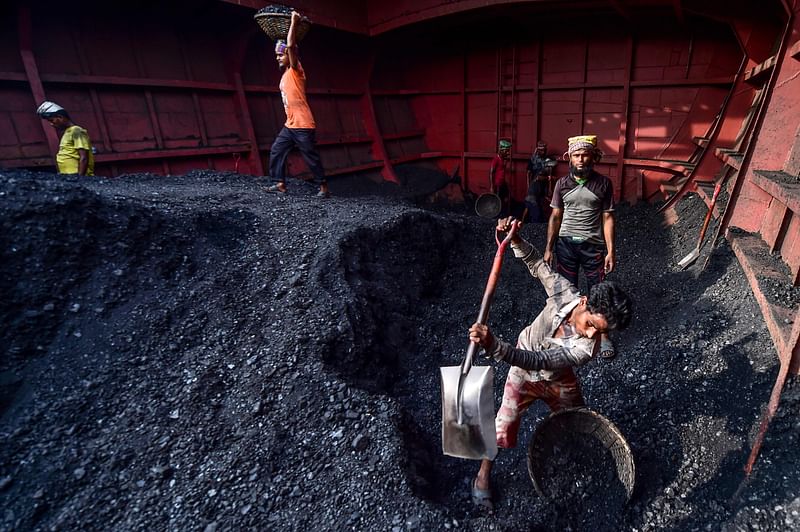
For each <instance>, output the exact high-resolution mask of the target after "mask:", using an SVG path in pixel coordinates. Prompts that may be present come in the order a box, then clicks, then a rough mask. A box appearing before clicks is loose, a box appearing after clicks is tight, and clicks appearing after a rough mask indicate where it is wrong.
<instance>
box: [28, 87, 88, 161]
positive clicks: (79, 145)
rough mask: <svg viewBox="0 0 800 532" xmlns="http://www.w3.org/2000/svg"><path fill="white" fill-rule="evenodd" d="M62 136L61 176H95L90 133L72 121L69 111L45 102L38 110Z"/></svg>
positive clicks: (59, 148) (60, 152) (59, 159)
mask: <svg viewBox="0 0 800 532" xmlns="http://www.w3.org/2000/svg"><path fill="white" fill-rule="evenodd" d="M36 114H38V115H39V117H40V118H41V119H43V120H47V121H48V122H50V125H51V126H53V127H54V128H55V129H56V131H58V133H59V134H60V135H61V142H60V143H59V146H58V153H57V154H56V168H58V173H59V174H78V175H94V150H92V141H91V140H89V133H87V131H86V130H85V129H83V128H82V127H81V126H79V125H77V124H75V123H74V122H73V121H72V119H70V117H69V114H68V113H67V111H66V110H65V109H64V108H63V107H61V106H60V105H58V104H56V103H53V102H43V103H42V105H40V106H39V108H38V109H37V110H36Z"/></svg>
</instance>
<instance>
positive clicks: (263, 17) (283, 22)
mask: <svg viewBox="0 0 800 532" xmlns="http://www.w3.org/2000/svg"><path fill="white" fill-rule="evenodd" d="M253 18H255V19H256V22H258V25H259V26H261V29H262V30H264V33H266V34H267V35H268V36H269V38H270V39H272V40H273V41H278V40H281V41H285V40H286V36H287V35H288V34H289V26H290V25H291V23H292V8H291V7H288V6H284V5H281V4H273V5H269V6H267V7H262V8H261V9H259V10H258V12H257V13H256V14H255V17H253ZM310 29H311V21H310V20H309V19H308V18H307V17H302V18H301V19H300V22H299V24H298V26H297V28H296V29H295V38H296V39H297V42H300V41H301V40H303V37H305V36H306V33H308V30H310Z"/></svg>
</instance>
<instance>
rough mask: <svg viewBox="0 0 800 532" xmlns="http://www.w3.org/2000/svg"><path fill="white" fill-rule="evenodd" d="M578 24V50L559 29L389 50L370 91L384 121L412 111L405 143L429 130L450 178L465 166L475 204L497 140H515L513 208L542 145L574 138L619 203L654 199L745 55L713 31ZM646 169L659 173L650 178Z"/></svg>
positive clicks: (439, 39)
mask: <svg viewBox="0 0 800 532" xmlns="http://www.w3.org/2000/svg"><path fill="white" fill-rule="evenodd" d="M578 20H579V22H578V24H579V26H578V28H579V29H578V31H576V32H575V33H576V34H578V35H581V38H579V39H572V40H571V39H564V36H563V33H562V32H561V29H560V28H559V27H558V26H557V25H556V26H551V27H542V28H541V29H540V31H537V32H524V31H522V32H517V33H514V34H508V33H506V34H498V35H495V36H491V35H489V36H483V38H481V39H477V40H476V39H473V38H471V37H472V35H474V32H473V31H471V30H470V31H466V32H465V31H464V30H463V28H453V29H452V30H450V31H449V32H439V33H436V34H435V35H432V36H431V35H429V36H428V37H420V36H413V37H412V36H410V35H409V36H408V37H405V36H404V35H402V34H401V35H399V36H394V37H393V38H389V39H386V41H385V42H384V45H383V46H382V47H381V49H380V53H379V56H378V58H379V59H378V64H377V65H376V69H375V73H374V75H373V80H372V86H373V90H374V93H375V95H376V99H377V100H379V101H380V102H381V103H380V105H376V109H377V113H378V117H379V122H380V123H381V124H383V125H384V126H383V127H384V128H389V129H392V130H396V129H398V128H399V129H403V127H400V126H398V124H397V123H396V122H397V118H396V117H407V116H409V114H410V113H409V111H413V115H414V116H415V117H416V127H415V126H414V124H408V125H406V126H405V127H407V128H408V131H407V132H408V134H409V135H411V134H413V133H414V131H415V130H416V129H420V130H422V131H423V132H424V140H425V142H426V152H427V153H430V154H435V155H436V156H437V157H438V158H439V159H438V160H439V161H440V164H441V166H442V167H443V168H445V169H446V168H449V167H453V166H455V165H456V164H460V165H461V168H462V173H463V174H464V175H465V176H466V182H467V184H468V186H469V188H470V189H471V190H472V191H473V192H476V193H481V192H485V191H486V190H487V188H488V167H489V163H490V160H491V157H492V155H493V154H494V150H495V147H496V145H497V141H498V139H499V138H501V137H502V138H511V139H512V140H513V142H514V148H513V160H514V164H513V170H512V176H513V177H512V185H513V187H512V188H513V193H514V196H515V197H516V198H517V199H521V198H522V197H524V195H525V188H526V177H525V164H526V161H527V158H528V157H529V156H530V154H531V152H532V151H533V148H534V146H535V144H536V142H537V140H540V139H542V140H545V141H547V142H548V144H549V146H550V151H551V152H552V153H554V154H557V155H560V154H562V153H563V152H564V151H565V149H566V143H567V138H568V137H570V136H573V135H578V134H588V133H593V134H597V135H598V136H599V138H600V146H601V147H602V149H603V150H604V151H605V153H606V156H605V158H604V160H603V162H602V164H601V165H600V168H599V170H600V171H601V172H603V173H605V174H607V175H609V177H611V178H612V180H614V182H615V185H616V192H617V194H618V197H619V198H621V199H625V200H628V201H632V202H635V201H637V200H638V199H641V198H650V197H652V196H653V195H655V194H657V193H659V188H658V186H659V183H660V182H661V181H662V180H665V179H667V178H669V177H670V176H671V175H672V174H674V173H676V172H679V170H675V169H674V168H672V167H671V166H670V165H664V166H665V168H661V166H662V164H663V161H678V162H680V161H686V162H688V161H690V160H691V158H692V157H693V155H694V154H695V153H696V152H697V150H698V149H699V148H698V146H697V145H696V144H695V142H694V141H693V138H694V137H697V136H702V135H704V134H705V133H706V132H707V131H708V130H709V128H710V127H711V124H712V121H713V120H714V117H715V116H716V114H717V113H718V111H719V109H720V106H721V104H722V102H723V100H724V98H725V96H726V95H727V94H728V92H729V91H730V88H731V86H732V85H733V81H734V77H735V74H736V71H737V69H738V67H739V64H740V62H741V57H742V51H741V49H740V48H739V46H738V44H737V42H736V39H735V37H734V35H733V33H732V32H731V31H730V30H729V29H728V28H727V27H725V26H720V25H716V24H712V23H705V24H704V25H701V26H699V27H695V28H683V29H680V28H677V27H673V28H654V27H650V28H648V30H647V31H645V32H641V33H638V32H637V33H633V32H631V28H630V27H628V26H626V25H624V24H622V23H621V22H620V21H618V20H613V19H609V20H602V21H599V22H597V21H596V23H588V22H587V21H586V20H585V19H583V20H580V19H578ZM574 24H575V23H574V22H573V25H574ZM465 33H466V35H465ZM648 167H649V168H657V170H651V171H650V172H649V174H644V173H643V169H644V168H648ZM559 171H560V172H565V171H566V162H561V163H560V166H559Z"/></svg>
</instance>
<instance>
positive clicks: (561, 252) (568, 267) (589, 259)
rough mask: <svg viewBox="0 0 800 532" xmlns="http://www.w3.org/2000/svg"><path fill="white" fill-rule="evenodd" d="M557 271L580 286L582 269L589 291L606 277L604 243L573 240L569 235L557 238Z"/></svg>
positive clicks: (576, 286) (576, 285)
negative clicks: (579, 276) (579, 280)
mask: <svg viewBox="0 0 800 532" xmlns="http://www.w3.org/2000/svg"><path fill="white" fill-rule="evenodd" d="M555 252H556V271H557V272H558V273H560V274H561V275H563V276H564V277H566V278H567V280H569V282H571V283H572V284H573V285H574V286H575V288H578V287H579V285H578V272H579V271H580V270H581V269H582V270H583V273H584V274H585V275H586V291H587V293H588V292H589V291H590V290H591V289H592V287H593V286H594V285H596V284H597V283H599V282H602V281H603V280H604V279H605V277H606V272H605V268H604V267H605V255H606V247H605V246H604V245H603V244H592V243H590V242H581V243H577V242H573V241H572V239H571V238H569V237H563V236H562V237H559V238H558V240H556V249H555Z"/></svg>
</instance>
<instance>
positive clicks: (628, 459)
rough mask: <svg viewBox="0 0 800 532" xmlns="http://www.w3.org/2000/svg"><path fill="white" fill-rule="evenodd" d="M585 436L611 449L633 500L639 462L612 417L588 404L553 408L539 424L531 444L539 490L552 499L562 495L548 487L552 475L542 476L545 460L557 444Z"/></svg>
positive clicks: (531, 465) (530, 457)
mask: <svg viewBox="0 0 800 532" xmlns="http://www.w3.org/2000/svg"><path fill="white" fill-rule="evenodd" d="M582 436H592V437H594V438H595V439H596V440H597V444H598V445H602V446H603V447H605V448H606V449H608V450H609V451H610V453H611V456H612V457H613V460H614V468H615V469H616V472H617V478H618V479H619V481H620V483H621V484H622V486H623V487H624V489H625V496H626V500H630V498H631V495H632V494H633V488H634V483H635V477H636V466H635V464H634V462H633V453H631V449H630V447H629V446H628V442H627V441H625V438H624V437H623V436H622V433H621V432H620V431H619V429H618V428H617V427H616V426H615V425H614V424H613V423H612V422H611V421H610V420H609V419H608V418H606V417H604V416H602V415H600V414H598V413H597V412H594V411H593V410H590V409H589V408H586V407H578V408H565V409H564V410H559V411H557V412H553V413H551V414H550V415H548V416H547V417H546V418H544V420H543V421H542V422H541V423H540V424H539V426H538V427H536V431H535V432H534V435H533V438H532V439H531V443H530V446H529V447H528V473H529V474H530V477H531V480H532V481H533V487H534V489H535V490H536V492H537V493H538V494H539V495H540V496H542V497H545V498H548V499H551V500H552V499H554V498H558V497H559V495H560V494H559V493H552V490H549V489H548V486H549V485H550V484H551V483H550V482H549V479H547V478H543V476H542V472H543V471H544V470H545V469H546V468H545V467H544V462H545V461H546V460H550V459H552V458H553V451H554V446H556V445H558V446H562V447H563V446H568V445H569V442H570V439H571V438H577V437H582Z"/></svg>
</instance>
